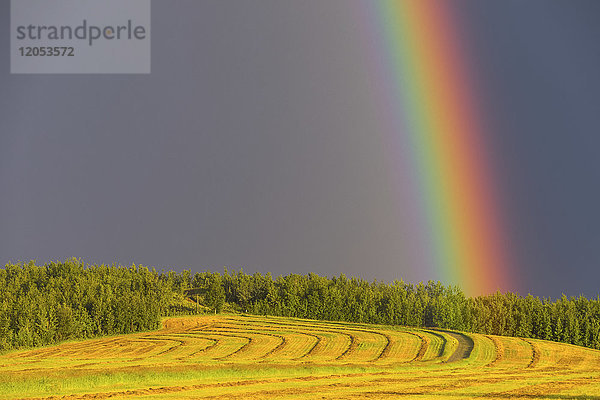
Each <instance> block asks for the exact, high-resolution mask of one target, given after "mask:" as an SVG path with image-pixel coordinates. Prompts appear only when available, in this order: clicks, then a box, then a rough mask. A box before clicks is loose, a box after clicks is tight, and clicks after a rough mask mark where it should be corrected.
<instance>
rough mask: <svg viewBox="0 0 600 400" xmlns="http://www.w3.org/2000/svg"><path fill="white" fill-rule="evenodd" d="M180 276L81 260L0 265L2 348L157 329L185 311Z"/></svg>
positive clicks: (0, 337)
mask: <svg viewBox="0 0 600 400" xmlns="http://www.w3.org/2000/svg"><path fill="white" fill-rule="evenodd" d="M180 279H181V276H179V275H177V274H175V273H167V274H165V273H157V272H156V271H155V270H149V269H148V268H146V267H141V266H140V267H136V266H135V265H133V266H131V267H122V266H118V267H117V266H105V265H100V266H98V265H94V266H89V267H85V266H84V263H83V262H81V261H80V260H76V259H71V260H67V261H65V262H59V263H49V264H47V265H44V266H37V265H35V264H34V263H33V262H30V263H28V264H8V265H6V266H5V268H4V269H0V350H7V349H13V348H19V347H35V346H42V345H47V344H52V343H57V342H60V341H63V340H66V339H74V338H81V339H83V338H90V337H95V336H100V335H113V334H119V333H131V332H137V331H144V330H151V329H156V328H158V326H159V324H160V318H161V317H162V316H165V315H170V314H177V313H185V312H189V311H190V307H188V306H186V304H185V302H183V301H182V300H184V299H183V296H182V295H181V290H180V289H179V288H180Z"/></svg>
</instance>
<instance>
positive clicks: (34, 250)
mask: <svg viewBox="0 0 600 400" xmlns="http://www.w3.org/2000/svg"><path fill="white" fill-rule="evenodd" d="M152 7H153V8H152V16H153V20H152V57H153V58H152V74H151V75H148V76H143V75H81V76H74V75H71V76H61V75H31V76H24V75H10V74H9V60H8V57H5V58H3V59H2V62H1V64H0V88H1V89H0V189H1V190H2V196H0V255H1V258H2V260H1V261H3V262H7V261H9V260H12V261H16V260H29V259H31V258H36V259H37V260H38V261H39V262H45V261H47V260H51V259H63V258H66V257H70V256H77V257H82V258H84V259H85V260H86V261H88V262H108V263H111V262H120V263H130V262H136V263H144V264H149V265H153V266H157V267H162V266H167V267H171V266H172V267H176V268H184V267H190V268H192V269H194V270H200V269H204V268H209V269H213V270H220V269H221V268H222V266H225V265H227V266H232V267H235V268H239V267H244V268H245V270H246V271H250V272H251V271H255V270H260V271H262V272H268V271H270V272H272V273H273V274H275V275H277V274H280V273H290V272H296V273H306V272H309V271H315V272H318V273H322V274H339V273H342V272H343V273H346V274H347V275H360V276H363V277H365V278H368V279H374V278H377V279H382V280H391V279H400V278H404V279H405V280H413V281H415V280H421V279H428V278H436V277H428V276H425V275H423V274H422V273H421V272H419V271H418V269H417V268H415V266H414V265H406V261H405V260H404V261H403V250H402V242H403V235H406V234H407V233H406V230H405V229H403V226H402V221H401V220H400V219H399V218H397V215H398V212H397V210H398V208H399V207H402V204H398V202H397V200H396V198H395V196H394V190H396V189H395V188H394V184H395V183H394V182H395V181H396V180H395V175H396V174H397V173H398V172H397V171H394V170H393V168H391V166H392V164H389V163H388V162H387V161H386V159H385V157H383V154H384V153H385V151H384V148H385V146H386V144H387V143H386V140H387V139H386V135H387V134H386V133H385V132H381V131H380V130H381V126H380V125H379V123H378V121H377V118H378V117H377V112H376V110H375V107H376V105H375V104H374V103H373V97H372V95H370V94H369V93H370V90H371V89H370V86H369V81H368V62H369V60H367V59H365V57H366V55H367V54H368V52H365V47H364V37H363V35H364V31H362V30H361V29H360V28H359V25H360V24H359V22H360V21H359V19H360V18H361V16H360V14H358V13H357V11H356V10H358V9H359V7H356V6H355V3H351V2H348V1H328V2H321V1H298V2H281V1H260V2H241V1H240V2H233V1H232V2H224V1H178V2H166V1H165V2H157V1H155V2H153V4H152ZM458 14H459V15H460V16H461V18H463V20H464V30H465V32H470V33H471V38H472V43H470V45H472V46H474V48H475V49H476V51H477V53H478V57H476V58H477V60H479V61H478V65H477V71H478V76H477V79H479V80H480V83H481V85H482V86H483V87H485V88H486V95H485V97H484V99H485V101H486V102H487V105H486V107H485V109H486V110H495V112H494V114H493V115H491V116H490V120H491V121H493V123H492V124H491V126H490V127H489V128H490V130H489V134H490V136H491V137H492V140H493V141H494V143H495V144H496V150H497V151H496V154H497V156H498V159H499V160H500V162H501V164H502V177H503V178H504V181H503V182H502V184H503V189H504V190H505V193H506V199H507V201H509V202H510V210H511V214H512V218H511V221H509V226H510V229H511V235H512V236H511V237H513V239H514V245H515V247H516V248H517V249H518V253H519V256H520V258H521V261H522V263H521V264H522V266H523V270H522V279H523V280H524V281H525V285H523V287H529V288H531V289H530V290H531V291H532V292H533V293H535V294H539V295H548V296H557V295H560V293H561V292H562V291H565V292H567V293H569V294H579V293H580V292H583V293H585V294H587V295H594V294H596V293H597V289H596V285H595V283H594V282H595V280H596V279H597V278H598V272H596V271H597V268H596V266H597V265H598V262H599V261H600V253H599V251H598V248H599V247H598V245H599V244H600V228H599V227H600V213H599V212H598V210H597V204H600V202H599V200H600V188H599V186H598V185H597V184H596V182H598V178H599V174H600V172H599V171H600V161H598V157H597V156H596V154H595V152H596V149H597V148H598V145H599V144H600V135H598V134H597V133H598V131H599V129H598V128H599V127H600V117H599V116H598V112H597V110H599V109H600V104H599V102H600V100H599V97H598V93H599V89H600V77H599V75H598V73H597V71H598V70H600V51H598V45H597V38H598V37H600V26H599V25H598V24H597V22H596V21H597V20H598V18H597V17H600V10H599V6H598V2H580V1H576V2H527V3H524V2H475V1H473V2H464V7H461V8H460V10H459V13H458ZM0 15H1V16H2V17H1V18H2V19H1V22H0V24H1V26H2V27H3V30H4V31H5V32H7V31H8V25H9V20H8V15H9V13H8V2H2V3H0ZM8 45H9V37H8V34H5V35H2V36H0V52H1V53H2V54H5V55H7V54H8Z"/></svg>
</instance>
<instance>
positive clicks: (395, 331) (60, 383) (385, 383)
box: [0, 315, 600, 400]
mask: <svg viewBox="0 0 600 400" xmlns="http://www.w3.org/2000/svg"><path fill="white" fill-rule="evenodd" d="M15 398H19V399H59V398H61V399H63V398H64V399H108V398H110V399H126V398H127V399H133V398H136V399H137V398H142V399H143V398H147V399H159V398H164V399H198V398H208V399H236V398H239V399H252V398H260V399H264V398H289V399H293V398H296V399H297V398H331V399H340V398H345V399H362V398H407V399H408V398H414V399H423V398H428V399H429V398H431V399H495V400H500V399H592V400H600V352H599V351H595V350H591V349H586V348H581V347H577V346H571V345H566V344H559V343H552V342H545V341H540V340H533V339H521V338H510V337H501V336H492V335H479V334H464V333H459V332H451V331H443V330H433V329H412V328H400V327H389V326H375V325H363V324H352V323H341V322H324V321H309V320H301V319H292V318H279V317H257V316H246V315H245V316H240V315H218V316H204V317H180V318H170V319H167V320H165V321H164V323H163V328H162V329H160V330H158V331H155V332H146V333H138V334H132V335H123V336H115V337H108V338H102V339H93V340H87V341H79V342H68V343H63V344H61V345H57V346H51V347H45V348H41V349H35V350H26V351H13V352H10V353H8V354H5V355H3V356H1V357H0V399H15Z"/></svg>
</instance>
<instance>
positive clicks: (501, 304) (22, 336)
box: [0, 259, 600, 350]
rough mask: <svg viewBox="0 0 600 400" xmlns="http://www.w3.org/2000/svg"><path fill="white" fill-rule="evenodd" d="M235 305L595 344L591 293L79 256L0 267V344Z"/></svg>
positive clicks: (598, 338) (109, 330)
mask: <svg viewBox="0 0 600 400" xmlns="http://www.w3.org/2000/svg"><path fill="white" fill-rule="evenodd" d="M224 309H225V310H237V311H241V312H249V313H254V314H269V315H278V316H289V317H297V318H310V319H324V320H333V321H348V322H360V323H375V324H389V325H405V326H414V327H438V328H444V329H455V330H462V331H470V332H479V333H486V334H495V335H508V336H520V337H531V338H538V339H548V340H555V341H561V342H567V343H572V344H577V345H583V346H587V347H592V348H596V349H600V298H597V299H591V300H590V299H587V298H585V297H578V298H570V299H569V298H567V297H566V296H564V295H563V296H562V297H561V298H560V299H559V300H557V301H555V302H552V301H550V300H547V299H543V300H541V299H539V298H537V297H534V296H531V295H529V296H527V297H521V296H518V295H516V294H513V293H504V294H503V293H495V294H492V295H489V296H482V297H477V298H467V297H466V296H465V295H464V293H463V292H462V291H461V290H460V289H459V288H457V287H446V286H443V285H442V284H441V283H439V282H428V283H427V284H423V283H419V284H417V285H412V284H408V283H404V282H402V281H399V282H398V281H395V282H392V283H391V284H384V283H381V282H377V281H375V282H367V281H365V280H362V279H358V278H354V277H353V278H347V277H346V276H345V275H341V276H339V277H333V278H327V277H321V276H319V275H317V274H314V273H310V274H308V275H296V274H291V275H287V276H279V277H277V278H276V279H273V277H272V276H271V274H266V275H262V274H260V273H255V274H253V275H247V274H244V272H243V271H241V270H240V271H239V272H233V273H229V271H227V270H225V271H224V273H223V274H219V273H216V272H200V273H195V274H193V275H192V274H191V273H190V271H183V272H182V273H176V272H173V271H169V272H166V273H164V272H161V273H157V272H156V271H155V270H149V269H148V268H146V267H142V266H139V267H136V266H135V265H133V266H131V267H129V268H126V267H122V266H119V267H116V266H110V267H108V266H105V265H100V266H96V265H94V266H88V267H85V266H84V264H83V263H82V262H81V261H79V260H75V259H72V260H67V261H65V262H62V263H50V264H48V265H45V266H42V267H40V266H36V265H35V264H34V263H33V262H31V263H29V264H16V265H13V264H9V265H6V267H5V268H4V269H0V350H4V349H12V348H18V347H32V346H40V345H46V344H51V343H56V342H58V341H61V340H67V339H72V338H89V337H94V336H98V335H110V334H119V333H131V332H137V331H143V330H150V329H155V328H157V327H158V326H159V321H160V318H161V317H162V316H169V315H179V314H197V313H205V312H217V313H218V312H221V311H223V310H224Z"/></svg>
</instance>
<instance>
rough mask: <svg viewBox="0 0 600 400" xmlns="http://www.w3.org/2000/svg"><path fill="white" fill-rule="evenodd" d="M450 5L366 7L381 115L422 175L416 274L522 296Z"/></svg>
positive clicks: (418, 1) (428, 0)
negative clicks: (423, 257) (423, 256)
mask: <svg viewBox="0 0 600 400" xmlns="http://www.w3.org/2000/svg"><path fill="white" fill-rule="evenodd" d="M451 5H452V2H449V1H436V0H414V1H411V0H406V1H396V0H380V1H374V2H366V5H365V6H364V7H367V8H368V10H367V14H368V15H369V23H368V26H369V27H370V28H369V30H370V31H371V32H370V33H371V37H372V43H371V45H370V46H372V48H373V49H374V51H373V49H372V50H371V52H372V54H370V56H372V57H373V58H374V59H375V60H379V61H378V64H379V65H378V66H377V75H375V76H376V79H377V80H381V82H379V83H378V84H377V93H378V94H377V96H378V97H379V100H378V101H379V103H380V105H381V107H380V108H381V109H382V112H383V113H384V119H386V120H387V121H388V122H387V130H388V131H389V132H390V134H391V135H395V136H398V135H399V136H400V140H399V142H400V143H401V144H400V146H402V147H403V148H404V150H403V151H404V156H406V157H409V158H410V160H411V161H410V164H411V165H412V170H413V171H414V172H413V174H414V175H415V176H414V177H413V179H412V181H413V182H414V183H415V188H414V189H415V190H414V192H415V193H418V196H417V198H416V199H415V201H414V207H415V208H416V209H417V214H418V221H419V224H420V225H421V227H420V232H421V241H422V242H424V243H423V244H422V246H424V248H425V249H426V252H425V253H427V254H428V257H429V258H430V259H429V260H428V261H424V262H423V263H424V264H427V265H420V266H415V267H417V268H418V267H420V268H429V269H430V270H432V271H429V273H430V274H433V276H435V277H436V279H435V280H440V281H442V283H445V284H452V285H458V286H460V287H461V288H462V289H463V290H464V291H465V293H467V294H468V295H480V294H488V293H492V292H495V291H497V290H502V291H504V290H515V287H514V286H513V285H514V284H515V283H516V282H515V280H514V277H513V273H512V272H511V271H512V269H513V268H514V266H513V261H512V259H513V258H512V257H511V255H510V252H509V251H508V242H509V241H508V237H507V235H506V232H505V229H504V227H503V221H504V218H503V217H504V215H503V213H502V210H501V208H500V207H499V203H500V198H501V197H500V196H499V193H498V192H499V190H498V188H497V185H498V180H497V179H496V176H495V175H494V172H495V171H494V162H493V159H492V158H491V156H492V154H491V152H490V149H489V144H488V143H486V141H485V136H484V135H483V134H482V133H483V130H482V129H483V124H482V122H483V121H484V120H483V113H482V111H481V110H480V109H479V108H478V106H479V104H478V103H479V102H478V101H477V95H476V94H477V87H476V85H475V82H474V81H473V79H470V77H472V74H471V73H470V71H469V68H470V67H471V66H472V63H469V57H468V56H469V54H467V52H466V51H465V48H464V47H463V45H464V42H465V41H464V40H461V38H460V35H459V31H458V29H457V28H458V26H459V23H458V21H457V18H456V16H455V15H453V13H452V11H453V10H451V9H450V7H451ZM380 92H381V93H380ZM395 140H396V141H397V138H396V139H395ZM407 149H408V150H407ZM417 231H418V230H417Z"/></svg>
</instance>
